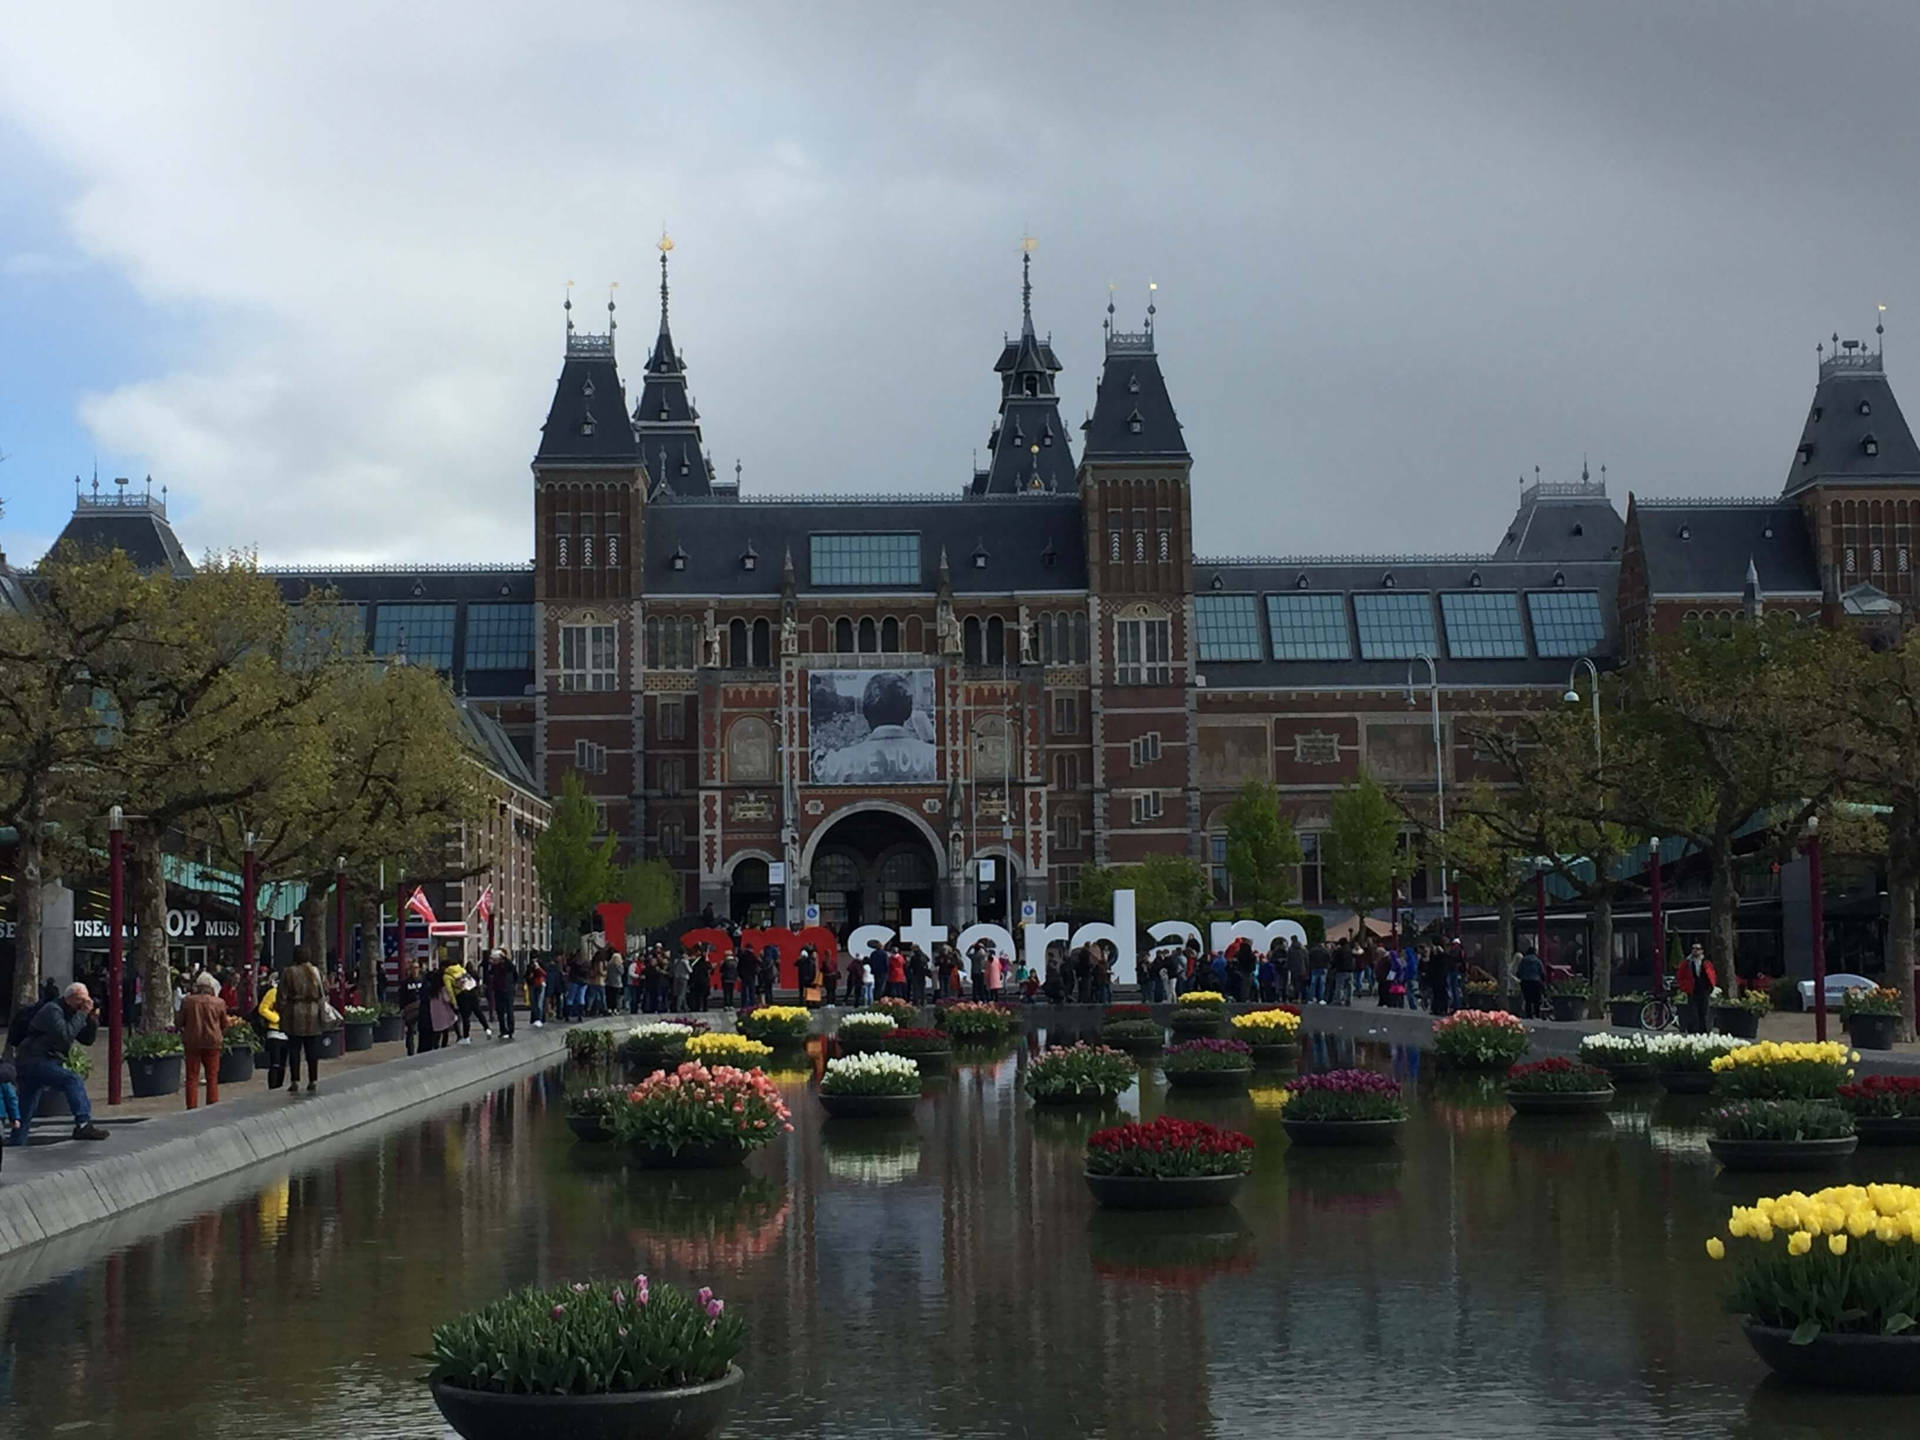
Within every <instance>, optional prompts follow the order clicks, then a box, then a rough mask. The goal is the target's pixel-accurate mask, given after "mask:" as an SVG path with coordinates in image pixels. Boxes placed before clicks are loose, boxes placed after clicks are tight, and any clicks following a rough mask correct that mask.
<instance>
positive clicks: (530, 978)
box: [527, 955, 547, 1030]
mask: <svg viewBox="0 0 1920 1440" xmlns="http://www.w3.org/2000/svg"><path fill="white" fill-rule="evenodd" d="M527 1014H528V1015H529V1016H530V1017H531V1018H532V1024H533V1028H534V1029H536V1030H541V1029H544V1028H545V1027H546V1019H547V967H546V966H545V965H542V964H541V963H540V957H539V956H538V955H535V956H534V957H533V958H532V960H530V961H529V962H528V964H527Z"/></svg>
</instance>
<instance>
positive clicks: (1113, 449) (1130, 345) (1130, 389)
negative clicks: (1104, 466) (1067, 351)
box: [1080, 303, 1192, 460]
mask: <svg viewBox="0 0 1920 1440" xmlns="http://www.w3.org/2000/svg"><path fill="white" fill-rule="evenodd" d="M1107 312H1108V315H1109V317H1111V315H1112V313H1113V306H1112V304H1111V303H1109V304H1108V306H1107ZM1080 428H1081V429H1082V430H1083V431H1084V432H1085V433H1086V439H1085V442H1084V448H1083V450H1082V454H1081V458H1082V459H1085V460H1157V459H1168V460H1174V459H1178V460H1186V459H1190V458H1192V457H1191V456H1190V455H1189V454H1188V452H1187V440H1186V436H1185V435H1183V434H1182V433H1181V430H1180V417H1179V416H1178V415H1176V414H1175V413H1174V410H1173V399H1172V397H1171V396H1169V395H1168V394H1167V382H1166V379H1165V377H1163V376H1162V375H1161V373H1160V357H1159V356H1158V355H1157V354H1156V353H1155V352H1154V348H1153V320H1152V317H1151V316H1149V317H1148V320H1147V328H1146V329H1145V330H1141V331H1137V332H1133V333H1126V332H1122V331H1119V330H1115V329H1113V327H1112V323H1111V318H1109V323H1108V327H1107V358H1106V364H1105V365H1104V366H1102V367H1101V371H1100V387H1099V389H1098V390H1097V391H1096V392H1095V393H1094V400H1093V414H1092V415H1090V416H1088V417H1087V421H1086V423H1085V424H1084V425H1082V426H1081V427H1080Z"/></svg>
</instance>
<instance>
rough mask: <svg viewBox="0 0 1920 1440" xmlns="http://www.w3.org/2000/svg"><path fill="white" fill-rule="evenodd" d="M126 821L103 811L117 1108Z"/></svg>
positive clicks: (110, 1063)
mask: <svg viewBox="0 0 1920 1440" xmlns="http://www.w3.org/2000/svg"><path fill="white" fill-rule="evenodd" d="M126 864H127V817H126V812H125V811H123V810H122V809H121V808H120V807H119V806H118V805H116V806H114V807H113V808H112V809H111V810H109V811H107V1103H108V1104H109V1105H118V1104H119V1103H120V1100H121V1094H120V1057H121V1047H122V1045H123V1044H124V1041H125V1036H126V1022H127V1017H126V1015H125V1013H124V1007H123V1006H122V1004H121V998H120V997H121V991H122V990H123V989H125V980H124V976H125V972H126V942H125V940H124V939H123V938H122V935H121V930H122V928H123V927H124V925H125V922H126V898H127V896H126V883H125V871H126Z"/></svg>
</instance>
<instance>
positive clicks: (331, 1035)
mask: <svg viewBox="0 0 1920 1440" xmlns="http://www.w3.org/2000/svg"><path fill="white" fill-rule="evenodd" d="M320 1058H321V1059H322V1060H338V1059H339V1058H340V1032H339V1031H338V1030H322V1031H321V1032H320Z"/></svg>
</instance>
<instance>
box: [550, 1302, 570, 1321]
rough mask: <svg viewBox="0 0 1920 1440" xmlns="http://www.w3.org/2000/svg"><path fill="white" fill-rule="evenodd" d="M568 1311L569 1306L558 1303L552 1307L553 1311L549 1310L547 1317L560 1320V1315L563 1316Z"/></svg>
mask: <svg viewBox="0 0 1920 1440" xmlns="http://www.w3.org/2000/svg"><path fill="white" fill-rule="evenodd" d="M566 1313H567V1307H566V1306H564V1305H556V1306H554V1307H553V1309H552V1310H551V1311H549V1312H548V1316H547V1318H548V1319H550V1320H558V1319H559V1318H560V1317H561V1316H562V1315H564V1314H566Z"/></svg>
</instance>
